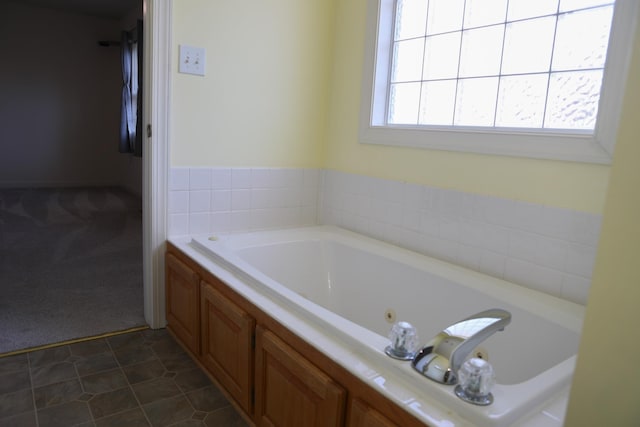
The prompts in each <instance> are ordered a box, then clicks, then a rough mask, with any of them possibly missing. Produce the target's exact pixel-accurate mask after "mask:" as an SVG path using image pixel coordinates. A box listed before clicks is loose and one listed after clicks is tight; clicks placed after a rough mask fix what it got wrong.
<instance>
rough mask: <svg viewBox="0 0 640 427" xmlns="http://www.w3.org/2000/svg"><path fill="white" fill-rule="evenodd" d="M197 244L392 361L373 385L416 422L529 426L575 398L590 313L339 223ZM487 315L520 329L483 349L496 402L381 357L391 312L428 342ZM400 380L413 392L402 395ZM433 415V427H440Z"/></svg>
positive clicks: (373, 357) (349, 340) (342, 338)
mask: <svg viewBox="0 0 640 427" xmlns="http://www.w3.org/2000/svg"><path fill="white" fill-rule="evenodd" d="M190 246H191V247H193V248H195V249H197V250H198V251H201V252H203V253H204V254H206V255H207V256H208V257H210V258H211V259H212V260H213V261H214V262H216V263H217V264H218V265H222V266H224V268H226V269H228V270H230V271H233V272H234V274H235V275H236V276H237V277H240V278H241V279H242V280H243V282H244V283H247V284H249V285H250V286H252V287H253V288H255V289H258V290H259V291H260V292H262V293H264V294H265V295H268V296H269V297H270V298H272V299H275V300H277V301H278V302H279V303H280V304H283V305H284V306H285V307H287V308H288V309H290V310H292V311H294V312H296V313H298V314H301V315H302V316H303V317H304V318H305V319H306V320H308V321H309V322H312V323H315V324H319V325H321V326H322V328H324V329H325V330H329V331H331V333H332V334H335V336H336V337H337V340H338V341H339V342H340V343H342V345H344V346H346V347H347V348H348V349H349V350H350V351H353V352H355V353H356V354H360V355H362V356H363V357H364V358H366V360H367V361H373V363H374V364H379V366H382V365H384V366H385V368H384V369H386V371H385V372H390V373H391V374H386V375H387V377H386V378H383V379H382V380H380V379H379V378H378V379H377V380H375V379H374V381H377V382H378V383H379V382H380V381H382V382H385V381H388V382H389V384H394V387H390V388H389V390H386V389H385V392H388V393H391V394H392V396H390V397H391V398H394V400H396V401H397V402H401V403H403V404H405V405H406V406H407V409H408V410H410V411H412V412H413V413H414V415H417V416H420V415H421V414H423V413H424V412H425V411H428V407H429V403H428V402H437V403H438V404H440V405H443V406H444V407H446V408H448V409H449V410H450V411H451V412H452V414H454V415H455V416H453V415H452V420H453V421H450V424H447V423H444V424H442V425H451V426H457V425H478V426H491V427H494V426H512V425H516V424H519V425H526V423H524V421H523V420H525V419H527V418H529V417H530V416H531V414H532V413H536V411H538V412H540V411H541V409H540V408H544V407H545V405H547V406H548V405H551V406H553V405H554V400H560V401H562V399H565V401H566V394H567V390H568V387H569V384H570V379H571V376H572V373H573V369H574V364H575V355H576V353H577V350H578V343H579V338H580V329H581V324H582V318H583V314H584V309H583V307H582V306H579V305H577V304H573V303H570V302H566V301H563V300H560V299H557V298H554V297H551V296H549V295H546V294H542V293H539V292H536V291H532V290H529V289H526V288H523V287H520V286H517V285H515V284H513V283H509V282H505V281H502V280H498V279H495V278H492V277H489V276H485V275H482V274H479V273H475V272H473V271H470V270H467V269H464V268H461V267H457V266H454V265H451V264H448V263H445V262H441V261H438V260H435V259H432V258H429V257H426V256H422V255H419V254H416V253H414V252H411V251H407V250H404V249H401V248H398V247H395V246H393V245H389V244H385V243H382V242H380V241H377V240H374V239H370V238H366V237H364V236H361V235H358V234H355V233H352V232H349V231H346V230H342V229H339V228H336V227H325V226H323V227H309V228H299V229H284V230H277V231H261V232H253V233H243V234H227V235H220V236H215V238H213V239H210V238H207V237H194V238H193V239H192V241H191V242H190ZM490 308H501V309H505V310H508V311H509V312H511V314H512V320H511V324H510V325H509V326H507V328H506V329H505V330H504V331H503V332H499V333H496V334H494V335H493V336H492V337H490V338H489V339H488V340H487V341H485V342H484V343H483V344H482V347H483V349H484V350H486V351H487V352H488V356H489V357H488V360H489V362H490V363H491V364H492V365H493V367H494V369H495V371H496V386H495V387H494V390H493V395H494V398H495V401H494V403H493V404H492V405H490V406H486V407H479V406H475V405H471V404H469V403H466V402H463V401H462V400H460V399H458V398H457V397H456V396H455V395H454V392H453V387H452V386H447V385H441V384H438V383H436V382H433V381H431V380H429V379H427V378H425V377H423V376H421V375H420V374H418V373H417V372H416V371H414V370H413V369H412V368H411V366H410V362H402V361H397V360H394V359H391V358H389V357H388V356H386V355H385V354H384V348H385V347H386V346H387V345H388V344H389V340H388V338H387V334H388V331H389V329H390V327H391V325H392V323H393V321H391V322H390V320H389V317H390V316H389V313H392V315H391V317H393V314H395V319H393V320H395V321H399V320H404V321H408V322H410V323H411V324H413V325H414V326H415V327H416V328H417V329H418V334H419V336H420V341H421V343H422V344H425V343H426V342H427V341H428V340H429V339H431V338H432V337H433V336H435V335H436V334H437V333H438V332H440V331H441V330H443V329H444V328H446V327H447V326H449V325H451V324H453V323H455V322H457V321H458V320H461V319H463V318H465V317H468V316H470V315H472V314H475V313H478V312H480V311H483V310H486V309H490ZM338 362H340V361H339V360H338ZM374 366H375V365H374ZM398 384H400V385H403V384H406V387H407V390H409V391H407V393H406V394H403V396H393V391H392V390H393V389H398V387H397V385H398ZM383 388H384V387H383ZM390 390H391V391H390ZM411 390H413V392H412V391H411ZM412 393H415V394H417V395H416V396H413V395H412ZM407 396H409V397H407ZM425 408H426V409H425ZM542 412H544V409H543V410H542ZM551 412H552V411H551ZM563 413H564V410H563V409H560V410H557V408H556V413H555V414H553V415H552V418H553V419H558V418H560V419H559V420H558V422H559V424H558V425H561V424H562V420H561V418H562V416H563ZM424 415H426V416H425V417H424V419H425V422H433V419H432V418H430V417H429V414H428V413H426V414H424ZM456 417H460V419H461V421H459V422H456V421H455V419H456ZM467 422H468V424H467Z"/></svg>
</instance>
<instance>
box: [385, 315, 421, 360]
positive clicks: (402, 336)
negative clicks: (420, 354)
mask: <svg viewBox="0 0 640 427" xmlns="http://www.w3.org/2000/svg"><path fill="white" fill-rule="evenodd" d="M389 340H391V344H390V345H388V346H387V347H386V348H385V349H384V351H385V353H387V355H388V356H391V357H393V358H394V359H399V360H411V359H413V357H414V356H415V355H416V350H417V349H418V332H417V331H416V328H414V327H413V325H411V323H409V322H402V321H401V322H397V323H395V324H394V325H393V326H392V327H391V331H389Z"/></svg>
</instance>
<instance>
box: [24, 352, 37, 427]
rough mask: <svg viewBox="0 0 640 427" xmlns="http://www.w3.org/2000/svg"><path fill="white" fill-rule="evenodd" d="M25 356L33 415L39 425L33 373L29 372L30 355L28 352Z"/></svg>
mask: <svg viewBox="0 0 640 427" xmlns="http://www.w3.org/2000/svg"><path fill="white" fill-rule="evenodd" d="M26 356H27V371H28V372H29V384H30V385H31V399H32V400H33V416H34V417H35V419H36V427H40V420H39V419H38V406H37V405H36V388H35V385H34V384H33V375H32V374H31V357H29V353H26Z"/></svg>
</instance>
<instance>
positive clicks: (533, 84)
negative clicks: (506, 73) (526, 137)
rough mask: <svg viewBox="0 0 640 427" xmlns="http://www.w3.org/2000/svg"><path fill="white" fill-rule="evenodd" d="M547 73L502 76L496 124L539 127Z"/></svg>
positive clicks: (540, 125)
mask: <svg viewBox="0 0 640 427" xmlns="http://www.w3.org/2000/svg"><path fill="white" fill-rule="evenodd" d="M547 81H548V74H546V73H545V74H531V75H524V76H511V77H502V78H501V79H500V92H499V94H498V108H497V110H496V126H504V127H525V128H541V127H542V119H543V117H544V100H545V97H546V94H547Z"/></svg>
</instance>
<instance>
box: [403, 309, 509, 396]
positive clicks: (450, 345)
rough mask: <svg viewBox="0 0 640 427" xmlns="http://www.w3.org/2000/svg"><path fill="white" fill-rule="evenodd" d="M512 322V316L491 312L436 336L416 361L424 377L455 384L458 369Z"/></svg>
mask: <svg viewBox="0 0 640 427" xmlns="http://www.w3.org/2000/svg"><path fill="white" fill-rule="evenodd" d="M510 322H511V313H509V312H508V311H505V310H501V309H497V308H494V309H491V310H486V311H482V312H480V313H478V314H474V315H473V316H471V317H467V318H466V319H463V320H461V321H459V322H457V323H454V324H453V325H451V326H449V327H448V328H446V329H444V330H443V331H442V332H440V333H439V334H438V335H436V336H435V337H434V338H433V339H432V340H431V341H429V342H428V343H427V345H426V346H424V347H423V348H422V350H420V351H419V352H418V353H417V354H416V356H415V357H414V358H413V361H412V362H411V365H412V366H413V367H414V369H416V370H417V371H418V372H420V373H421V374H422V375H424V376H426V377H427V378H430V379H432V380H434V381H437V382H440V383H443V384H455V383H456V382H457V380H458V370H459V369H460V366H462V364H463V363H464V361H465V360H466V359H467V358H468V357H469V355H470V354H471V353H472V352H473V350H474V349H475V348H476V347H478V345H479V344H480V343H481V342H483V341H484V340H486V339H487V338H489V337H490V336H491V335H493V334H494V333H496V332H498V331H502V330H504V328H505V326H507V325H508V324H509V323H510Z"/></svg>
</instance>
